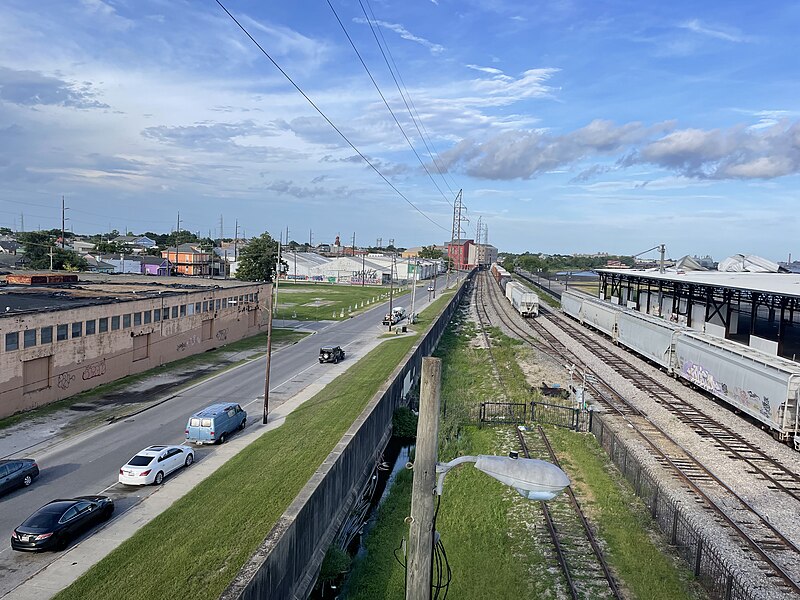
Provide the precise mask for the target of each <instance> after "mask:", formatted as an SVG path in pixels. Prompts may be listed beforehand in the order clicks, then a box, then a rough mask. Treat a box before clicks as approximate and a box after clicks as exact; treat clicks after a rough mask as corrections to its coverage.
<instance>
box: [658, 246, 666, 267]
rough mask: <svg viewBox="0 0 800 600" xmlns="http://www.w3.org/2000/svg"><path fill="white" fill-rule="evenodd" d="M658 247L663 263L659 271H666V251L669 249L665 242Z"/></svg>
mask: <svg viewBox="0 0 800 600" xmlns="http://www.w3.org/2000/svg"><path fill="white" fill-rule="evenodd" d="M658 249H659V250H660V251H661V263H660V265H659V267H658V272H659V273H663V272H664V253H665V252H666V251H667V247H666V246H665V245H664V244H660V245H659V247H658Z"/></svg>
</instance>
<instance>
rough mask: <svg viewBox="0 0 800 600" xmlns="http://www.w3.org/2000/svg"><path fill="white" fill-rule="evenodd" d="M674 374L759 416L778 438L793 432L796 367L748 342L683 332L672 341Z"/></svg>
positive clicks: (798, 391)
mask: <svg viewBox="0 0 800 600" xmlns="http://www.w3.org/2000/svg"><path fill="white" fill-rule="evenodd" d="M675 370H676V373H677V374H678V376H679V377H681V378H683V379H685V380H686V381H688V382H690V383H692V384H694V385H696V386H697V387H699V388H702V389H704V390H706V391H707V392H710V393H711V394H712V395H714V396H716V397H717V398H719V399H720V400H722V401H724V402H726V403H727V404H730V405H731V406H733V407H735V408H737V409H739V410H741V411H742V412H745V413H747V414H749V415H750V416H751V417H754V418H755V419H758V420H759V421H761V422H762V423H764V424H765V425H768V426H769V427H770V428H771V429H772V430H774V431H775V432H776V436H775V437H776V438H778V439H781V440H782V441H786V440H788V438H789V437H790V436H791V435H792V434H794V435H796V434H797V432H798V426H799V425H800V423H798V410H797V406H798V400H800V365H798V364H797V363H795V362H793V361H790V360H787V359H785V358H781V357H779V356H770V355H767V354H765V353H763V352H760V351H758V350H754V349H753V348H750V347H748V346H743V345H741V344H737V343H736V342H731V341H730V340H723V339H719V338H712V337H711V336H708V335H705V334H702V333H696V332H689V331H686V332H683V333H682V335H680V336H679V337H678V338H677V341H676V343H675Z"/></svg>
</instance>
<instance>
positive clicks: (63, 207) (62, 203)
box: [50, 196, 67, 269]
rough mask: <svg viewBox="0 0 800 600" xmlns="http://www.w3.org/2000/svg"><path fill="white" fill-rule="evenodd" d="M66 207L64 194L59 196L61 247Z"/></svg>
mask: <svg viewBox="0 0 800 600" xmlns="http://www.w3.org/2000/svg"><path fill="white" fill-rule="evenodd" d="M66 210H67V209H66V207H65V206H64V196H61V249H62V250H63V249H64V234H65V233H66V232H65V231H64V221H66V220H67V219H66V214H65V213H66ZM50 268H51V269H52V268H53V267H52V266H51V267H50Z"/></svg>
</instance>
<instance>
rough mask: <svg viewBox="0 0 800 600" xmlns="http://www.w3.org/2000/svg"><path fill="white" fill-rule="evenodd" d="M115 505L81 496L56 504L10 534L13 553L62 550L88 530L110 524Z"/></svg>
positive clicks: (100, 499) (40, 511) (101, 497)
mask: <svg viewBox="0 0 800 600" xmlns="http://www.w3.org/2000/svg"><path fill="white" fill-rule="evenodd" d="M113 512H114V501H113V500H111V498H109V497H107V496H78V497H77V498H72V499H69V500H53V501H52V502H50V503H48V504H45V505H44V506H43V507H42V508H40V509H39V510H37V511H36V512H35V513H33V514H32V515H31V516H30V517H28V518H27V519H26V520H25V522H24V523H23V524H22V525H20V526H19V527H17V528H16V529H15V530H14V531H12V532H11V547H12V548H13V549H14V550H22V551H29V552H35V551H38V550H63V549H64V548H66V547H67V546H68V545H69V543H70V542H71V541H72V540H73V539H75V538H76V537H78V536H79V535H80V534H81V533H82V532H84V531H86V530H87V529H88V528H90V527H92V526H93V525H96V524H97V523H100V522H102V521H107V520H108V519H109V518H110V517H111V514H112V513H113Z"/></svg>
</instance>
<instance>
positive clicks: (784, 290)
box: [596, 269, 800, 298]
mask: <svg viewBox="0 0 800 600" xmlns="http://www.w3.org/2000/svg"><path fill="white" fill-rule="evenodd" d="M596 270H597V272H598V273H607V274H615V275H628V276H631V277H640V278H642V279H652V280H655V281H658V280H661V281H677V282H680V283H694V284H697V285H711V286H717V287H726V288H731V289H736V290H751V291H754V292H762V293H768V294H778V295H781V296H794V297H798V298H800V274H797V273H728V272H721V271H690V272H686V273H678V272H674V271H672V272H670V271H666V272H664V273H659V272H658V271H637V270H636V269H596Z"/></svg>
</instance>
